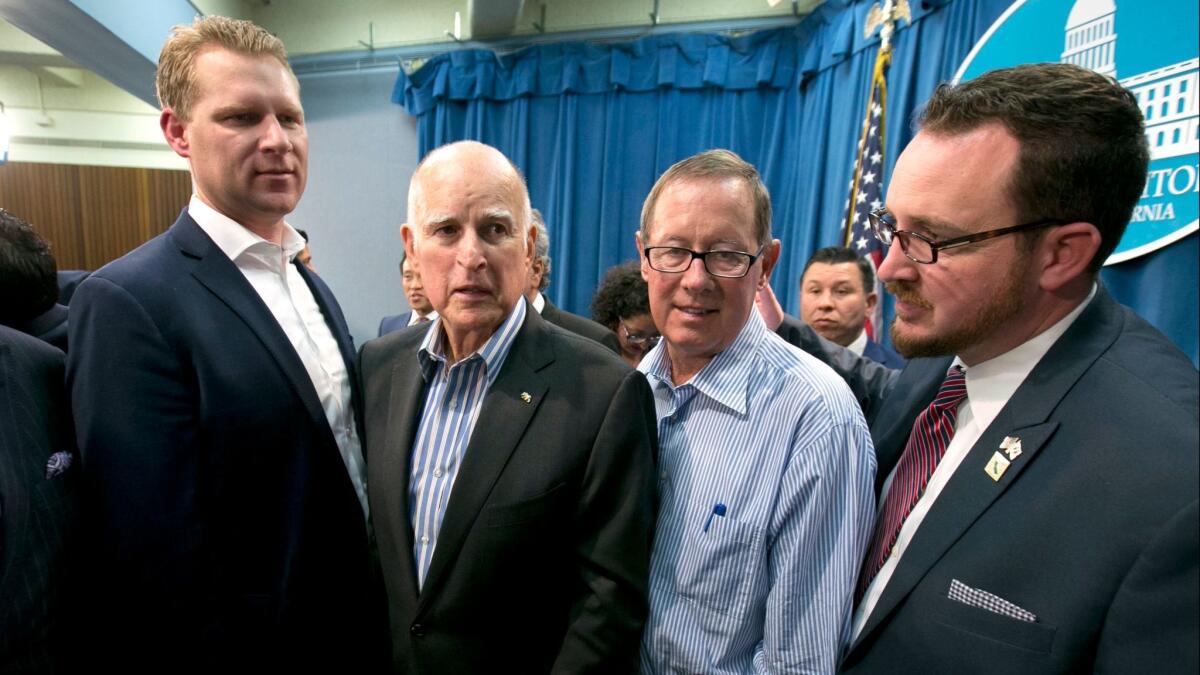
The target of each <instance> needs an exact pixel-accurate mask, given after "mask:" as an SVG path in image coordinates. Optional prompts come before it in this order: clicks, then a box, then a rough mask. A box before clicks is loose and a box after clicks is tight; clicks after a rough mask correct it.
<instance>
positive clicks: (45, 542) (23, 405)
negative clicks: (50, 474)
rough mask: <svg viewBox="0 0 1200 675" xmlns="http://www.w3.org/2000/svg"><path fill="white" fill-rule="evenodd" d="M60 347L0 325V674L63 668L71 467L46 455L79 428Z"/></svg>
mask: <svg viewBox="0 0 1200 675" xmlns="http://www.w3.org/2000/svg"><path fill="white" fill-rule="evenodd" d="M64 358H65V357H64V355H63V353H62V352H61V351H59V350H57V349H55V348H54V347H51V346H49V345H47V344H46V343H44V342H42V341H41V340H38V339H37V338H34V337H31V336H29V335H26V334H24V333H21V332H19V331H16V330H13V329H11V328H8V327H5V326H0V673H9V672H21V673H49V672H55V671H56V670H59V669H61V668H62V665H63V664H62V663H61V661H60V659H61V657H62V656H63V655H64V654H65V653H66V651H67V650H66V649H64V648H63V642H64V630H65V628H66V624H67V621H66V617H65V615H64V613H63V606H64V600H65V598H66V593H65V591H64V587H65V586H66V583H67V579H66V574H67V571H66V570H67V567H66V563H67V552H68V550H69V548H68V544H69V543H70V541H71V536H70V535H71V532H70V531H69V530H70V528H71V525H72V523H73V522H74V517H75V506H74V505H75V502H74V488H73V483H74V473H75V471H74V470H73V469H71V470H67V471H66V472H65V473H63V474H61V475H59V476H57V477H55V478H53V479H47V478H46V460H47V459H49V457H50V455H51V454H53V453H54V452H57V451H59V450H71V449H72V445H73V442H74V441H73V439H74V433H73V431H72V429H71V418H70V408H69V407H68V405H67V400H66V389H65V386H64V383H63V368H64V365H63V361H64Z"/></svg>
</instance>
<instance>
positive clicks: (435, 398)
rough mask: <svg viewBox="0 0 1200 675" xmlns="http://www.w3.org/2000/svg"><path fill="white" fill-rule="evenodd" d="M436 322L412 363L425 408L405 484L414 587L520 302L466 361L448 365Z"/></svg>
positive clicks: (513, 331) (516, 326)
mask: <svg viewBox="0 0 1200 675" xmlns="http://www.w3.org/2000/svg"><path fill="white" fill-rule="evenodd" d="M442 321H443V319H442V318H441V317H438V319H437V320H435V321H434V322H433V323H431V324H430V326H429V331H428V332H427V333H426V334H425V339H424V340H423V341H422V342H421V347H420V349H419V350H417V360H418V361H419V362H420V364H421V376H422V377H423V378H424V380H425V406H424V409H423V410H422V412H421V422H420V424H419V426H418V427H417V440H416V443H415V444H414V445H413V457H412V473H411V474H410V476H409V479H408V500H409V501H408V503H409V505H410V507H411V513H412V528H413V558H414V559H415V560H416V563H417V587H418V588H420V587H421V586H424V585H425V575H426V573H428V571H429V563H430V561H431V560H433V551H434V548H435V547H436V546H437V536H438V531H439V530H441V527H442V517H443V516H445V514H446V504H447V503H448V502H449V501H450V490H451V489H453V487H454V479H455V478H456V477H457V476H458V469H459V467H461V466H462V459H463V453H464V452H466V450H467V444H468V443H469V442H470V441H471V432H472V431H473V430H474V429H475V420H477V419H478V418H479V410H480V408H481V407H482V406H483V399H484V396H485V395H486V394H487V391H488V389H489V388H490V387H491V386H492V382H494V381H495V380H496V376H497V375H498V374H499V373H500V368H501V366H503V365H504V359H505V357H507V356H508V350H509V349H510V348H511V347H512V344H513V340H515V339H516V337H517V332H519V331H520V330H521V325H522V324H524V323H525V298H521V299H520V300H519V301H518V302H517V305H516V307H514V308H513V311H512V312H509V315H508V318H507V319H505V320H504V323H502V324H500V327H499V328H498V329H497V330H496V332H495V333H493V334H492V336H491V337H490V338H488V340H487V342H485V343H484V344H483V346H482V347H480V348H479V350H478V351H476V352H474V353H473V354H471V355H470V356H467V357H466V358H464V359H460V360H459V361H458V363H455V364H454V365H449V366H448V365H447V363H446V356H445V339H446V338H445V335H444V334H443V333H442Z"/></svg>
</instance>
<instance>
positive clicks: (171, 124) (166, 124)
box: [158, 108, 192, 157]
mask: <svg viewBox="0 0 1200 675" xmlns="http://www.w3.org/2000/svg"><path fill="white" fill-rule="evenodd" d="M158 126H159V127H160V128H161V129H162V132H163V138H165V139H167V145H169V146H171V149H172V150H174V151H175V154H177V155H179V156H180V157H190V156H191V152H192V147H191V143H189V142H188V138H187V122H185V121H184V120H183V118H181V117H180V116H179V115H176V114H175V111H174V110H172V109H170V108H163V111H162V113H161V114H160V115H159V116H158Z"/></svg>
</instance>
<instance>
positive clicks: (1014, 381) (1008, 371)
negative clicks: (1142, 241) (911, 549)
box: [850, 284, 1097, 643]
mask: <svg viewBox="0 0 1200 675" xmlns="http://www.w3.org/2000/svg"><path fill="white" fill-rule="evenodd" d="M1096 288H1097V287H1096V285H1095V284H1092V291H1091V292H1090V293H1088V296H1087V298H1085V299H1084V300H1083V302H1081V303H1079V306H1078V307H1076V308H1075V309H1073V310H1071V313H1070V314H1068V315H1066V316H1064V317H1063V318H1062V319H1059V321H1058V323H1055V324H1054V325H1053V326H1051V327H1050V328H1049V329H1047V330H1045V331H1043V332H1042V333H1040V334H1038V335H1036V336H1034V337H1033V338H1031V339H1029V340H1027V341H1025V342H1024V343H1022V344H1021V345H1019V346H1017V347H1015V348H1013V349H1011V350H1009V351H1007V352H1005V353H1003V354H1001V355H999V356H997V357H995V358H992V359H989V360H987V361H984V362H982V363H978V364H976V365H974V366H971V367H967V366H966V364H964V363H963V362H962V360H961V359H959V358H958V357H955V359H954V363H953V364H952V365H951V367H954V366H959V367H961V368H962V369H963V370H964V371H965V374H966V379H967V397H966V398H965V399H963V402H962V403H960V404H959V406H958V418H957V420H956V421H955V425H954V437H953V438H951V439H950V445H949V446H948V447H947V448H946V454H945V455H943V456H942V460H941V461H940V462H938V465H937V468H936V469H934V471H933V475H931V476H930V477H929V483H928V484H926V486H925V492H924V494H923V495H922V496H921V498H920V499H919V500H917V503H916V505H915V506H913V509H912V512H911V513H909V514H908V518H907V519H905V521H904V525H903V526H902V527H901V528H900V536H899V538H898V539H896V545H895V546H893V547H892V553H891V555H889V556H888V559H887V560H886V561H885V562H884V563H883V567H882V568H880V570H879V573H878V574H876V575H875V579H874V580H873V581H872V582H871V585H870V586H868V587H867V590H866V593H864V594H863V599H862V602H860V603H859V605H858V610H857V611H856V612H855V615H854V628H853V631H852V632H851V637H850V642H851V643H853V642H854V641H855V640H857V639H858V634H859V633H860V632H862V629H863V626H864V625H866V623H867V617H869V616H871V610H873V609H875V604H876V603H877V602H879V598H880V596H882V595H883V590H884V589H885V588H886V587H887V584H888V581H889V580H890V579H891V578H892V573H894V572H895V571H896V566H897V565H898V564H899V562H900V558H901V557H902V556H903V555H904V551H905V549H907V548H908V545H909V543H910V542H911V541H912V539H913V536H915V535H916V533H917V529H918V528H920V527H921V521H923V520H924V519H925V516H926V515H927V514H928V513H929V510H930V509H931V508H933V504H934V502H936V501H937V498H938V495H940V494H941V493H942V489H943V488H945V487H946V483H948V482H950V478H951V477H953V476H954V472H955V471H956V470H958V465H959V464H961V463H962V461H963V459H965V458H966V456H967V454H968V453H969V452H970V451H971V448H973V447H975V443H976V441H978V440H979V438H980V436H983V432H984V431H986V430H987V428H988V427H989V426H991V424H992V421H993V420H995V419H996V416H997V415H999V414H1000V411H1001V410H1002V409H1003V408H1004V406H1005V405H1006V404H1008V399H1010V398H1012V395H1013V394H1014V393H1015V392H1016V391H1017V388H1018V387H1020V386H1021V383H1022V382H1024V381H1025V378H1026V377H1028V376H1029V373H1030V372H1032V371H1033V368H1034V366H1036V365H1037V364H1038V361H1041V360H1042V357H1043V356H1045V355H1046V352H1048V351H1050V347H1052V346H1054V343H1055V342H1058V338H1060V337H1062V334H1063V333H1065V332H1067V329H1068V328H1070V327H1071V324H1072V323H1074V322H1075V319H1076V318H1078V317H1079V315H1080V313H1082V312H1083V309H1084V308H1085V307H1087V305H1088V303H1089V302H1091V301H1092V298H1094V297H1095V296H1096ZM897 465H899V464H898V463H897ZM895 475H896V470H895V469H894V468H893V469H892V473H891V474H890V475H889V476H888V479H887V482H886V483H885V484H884V486H883V491H882V492H880V493H879V507H878V508H879V509H883V505H884V503H885V502H886V501H887V494H888V490H890V489H891V487H892V478H894V477H895ZM880 515H881V514H880V513H877V514H876V518H877V519H878V518H879V516H880Z"/></svg>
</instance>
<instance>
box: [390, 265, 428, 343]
mask: <svg viewBox="0 0 1200 675" xmlns="http://www.w3.org/2000/svg"><path fill="white" fill-rule="evenodd" d="M400 283H401V285H402V286H403V287H404V297H405V298H406V299H407V300H408V306H409V307H411V308H412V309H410V310H409V311H407V312H404V313H403V314H395V315H393V316H385V317H383V320H382V321H380V322H379V337H383V336H384V335H387V334H388V333H394V332H396V331H398V330H400V329H402V328H407V327H409V326H412V325H414V324H418V323H425V322H428V321H433V320H434V319H436V318H437V312H436V311H435V310H434V309H433V305H431V304H429V298H428V297H427V296H426V295H425V286H424V285H422V284H421V273H420V272H418V271H417V270H416V269H414V268H413V265H412V263H411V262H409V260H408V256H407V255H405V254H404V252H403V251H401V252H400Z"/></svg>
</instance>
